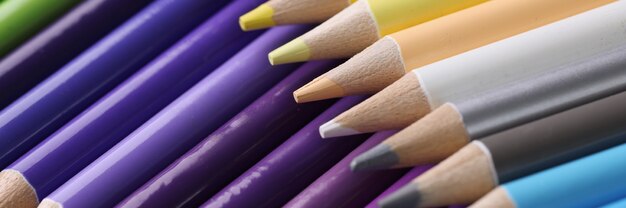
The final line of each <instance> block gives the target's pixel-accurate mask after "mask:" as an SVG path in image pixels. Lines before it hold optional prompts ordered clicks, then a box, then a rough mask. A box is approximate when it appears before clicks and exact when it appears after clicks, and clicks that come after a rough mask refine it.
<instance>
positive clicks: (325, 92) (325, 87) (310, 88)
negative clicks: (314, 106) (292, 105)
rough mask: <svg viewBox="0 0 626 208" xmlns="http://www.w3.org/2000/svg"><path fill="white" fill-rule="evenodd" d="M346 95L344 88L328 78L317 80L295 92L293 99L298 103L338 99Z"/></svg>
mask: <svg viewBox="0 0 626 208" xmlns="http://www.w3.org/2000/svg"><path fill="white" fill-rule="evenodd" d="M344 95H345V92H344V90H343V88H341V86H339V85H338V84H337V83H335V82H333V81H332V80H330V79H328V78H326V77H322V78H320V79H315V80H313V81H311V82H309V83H308V84H306V85H304V86H302V87H301V88H300V89H298V90H296V91H294V92H293V97H294V99H295V100H296V102H297V103H306V102H312V101H318V100H324V99H330V98H337V97H342V96H344Z"/></svg>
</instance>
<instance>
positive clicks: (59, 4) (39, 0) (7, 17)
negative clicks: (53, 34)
mask: <svg viewBox="0 0 626 208" xmlns="http://www.w3.org/2000/svg"><path fill="white" fill-rule="evenodd" d="M78 2H80V0H58V1H49V0H6V1H3V0H0V3H1V4H0V57H2V56H4V55H6V54H7V53H9V52H11V50H12V49H14V48H16V47H17V46H19V45H20V44H21V43H22V42H24V41H25V40H27V39H28V38H30V37H31V36H32V35H33V34H35V33H36V32H38V31H39V30H40V29H42V28H43V27H45V26H46V25H47V24H48V23H50V22H52V21H54V20H55V19H56V18H57V17H60V16H61V15H62V14H63V13H65V11H66V10H68V9H70V8H71V7H72V6H74V5H76V3H78Z"/></svg>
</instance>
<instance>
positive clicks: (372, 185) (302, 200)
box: [284, 131, 406, 208]
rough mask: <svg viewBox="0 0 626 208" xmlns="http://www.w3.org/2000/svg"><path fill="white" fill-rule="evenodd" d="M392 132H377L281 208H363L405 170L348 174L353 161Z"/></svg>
mask: <svg viewBox="0 0 626 208" xmlns="http://www.w3.org/2000/svg"><path fill="white" fill-rule="evenodd" d="M394 133H395V131H383V132H378V133H376V134H374V135H373V136H371V137H370V138H368V139H367V141H365V142H364V143H363V144H361V145H360V146H359V147H357V148H356V149H354V151H352V152H351V153H350V154H348V155H347V156H346V157H344V158H343V159H342V160H341V161H339V162H338V163H337V164H335V165H334V166H333V167H332V168H331V169H330V170H328V171H326V173H324V175H322V176H321V177H319V178H318V179H317V180H315V182H313V183H312V184H311V185H309V186H308V187H307V188H306V189H304V191H302V192H300V194H298V195H297V196H296V197H294V198H293V199H291V201H289V203H287V204H286V205H285V206H284V207H294V208H295V207H299V208H322V207H328V208H334V207H363V206H365V205H366V204H367V203H368V202H370V201H371V200H372V199H373V198H374V197H376V196H377V195H378V194H380V193H381V192H382V191H384V190H385V188H387V187H388V186H389V185H391V184H392V183H393V182H395V181H396V180H398V179H399V178H400V177H401V176H402V174H404V173H405V172H406V169H395V170H385V171H376V172H373V171H370V172H361V173H355V172H352V171H351V170H350V162H351V161H352V159H354V157H356V156H357V155H359V154H361V153H362V152H365V151H366V150H368V149H370V148H372V147H374V146H376V145H377V144H379V143H380V142H382V141H383V140H385V139H386V138H387V137H389V136H391V135H393V134H394Z"/></svg>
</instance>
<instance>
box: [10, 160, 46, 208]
mask: <svg viewBox="0 0 626 208" xmlns="http://www.w3.org/2000/svg"><path fill="white" fill-rule="evenodd" d="M38 202H39V201H38V199H37V195H36V194H35V190H34V189H33V187H32V186H31V185H30V183H29V182H28V180H26V178H25V177H24V175H22V173H20V172H19V171H16V170H11V169H7V170H3V171H2V172H0V207H36V206H37V203H38Z"/></svg>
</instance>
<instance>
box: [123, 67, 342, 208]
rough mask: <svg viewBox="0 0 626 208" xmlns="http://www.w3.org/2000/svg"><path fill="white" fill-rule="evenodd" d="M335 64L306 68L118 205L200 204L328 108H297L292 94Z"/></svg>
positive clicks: (168, 205) (325, 105)
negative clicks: (300, 85) (294, 90)
mask: <svg viewBox="0 0 626 208" xmlns="http://www.w3.org/2000/svg"><path fill="white" fill-rule="evenodd" d="M336 64H337V62H335V61H324V62H309V63H307V64H304V65H303V66H302V67H300V68H299V69H297V70H296V71H294V72H293V73H291V74H290V75H289V76H287V77H286V78H285V79H283V80H282V81H281V82H280V83H278V84H276V85H275V86H274V87H273V88H272V89H270V90H269V91H267V92H266V93H265V94H264V95H263V96H261V97H260V98H259V99H257V100H256V101H254V102H253V103H252V104H250V105H249V106H248V107H246V109H244V110H243V111H241V112H240V113H238V114H237V115H236V116H235V117H233V118H231V119H230V120H229V121H228V122H226V123H225V124H224V125H222V126H221V127H220V128H219V129H217V130H216V131H215V132H213V133H211V135H209V136H208V137H206V138H205V139H204V140H203V141H202V142H200V143H198V144H197V145H196V146H195V147H194V148H193V149H191V150H189V151H188V152H187V153H186V154H185V155H183V156H181V157H180V158H178V159H177V160H176V161H175V162H174V163H172V164H171V165H170V166H169V167H167V168H166V169H165V170H163V171H162V172H161V173H159V174H158V175H157V176H155V177H154V178H152V179H151V180H150V181H148V182H147V183H146V184H144V185H143V186H142V187H141V188H139V189H137V191H135V192H134V193H133V194H132V195H130V196H129V197H127V198H126V200H124V201H123V202H122V203H120V204H118V207H157V206H165V207H197V206H199V205H200V204H201V203H203V202H204V201H206V200H207V199H208V198H209V197H211V196H212V195H213V194H215V193H216V192H218V191H219V190H220V189H222V188H223V187H224V186H226V185H228V183H229V182H230V181H232V180H234V179H235V178H236V177H237V176H239V175H241V174H242V173H243V172H244V171H246V170H247V169H248V168H250V167H251V166H252V165H254V164H255V163H256V162H258V161H259V160H261V159H262V158H263V157H264V156H265V155H267V154H268V153H269V152H271V151H272V150H273V149H274V148H275V147H276V146H278V145H280V144H281V143H282V142H283V141H285V140H286V139H287V138H289V136H291V135H293V134H294V133H295V132H296V131H298V130H299V129H300V128H302V127H303V126H304V125H306V124H307V123H308V122H309V121H311V120H312V119H313V118H314V117H315V116H317V115H319V113H321V112H322V111H323V110H324V109H326V108H327V107H328V106H330V104H332V101H331V102H322V103H316V104H315V105H298V104H297V103H295V102H293V99H292V96H291V93H290V91H291V90H292V89H296V88H297V87H298V85H299V84H304V83H306V82H307V81H308V80H310V79H312V78H314V77H315V76H317V75H319V74H322V73H324V72H326V71H328V70H329V69H331V68H332V67H333V66H335V65H336Z"/></svg>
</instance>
